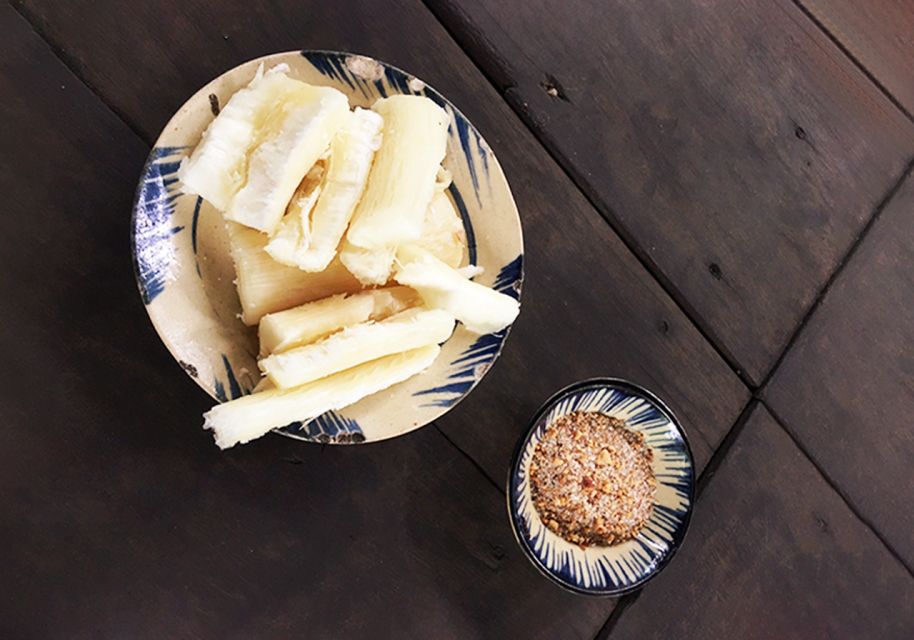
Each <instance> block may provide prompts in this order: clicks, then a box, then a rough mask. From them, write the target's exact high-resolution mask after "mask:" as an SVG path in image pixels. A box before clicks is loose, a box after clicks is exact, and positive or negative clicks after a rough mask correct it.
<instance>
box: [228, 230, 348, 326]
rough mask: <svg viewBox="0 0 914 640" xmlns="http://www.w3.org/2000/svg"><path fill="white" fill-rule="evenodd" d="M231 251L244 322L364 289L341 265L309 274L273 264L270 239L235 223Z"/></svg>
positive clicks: (231, 236) (335, 264)
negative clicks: (268, 249) (270, 253)
mask: <svg viewBox="0 0 914 640" xmlns="http://www.w3.org/2000/svg"><path fill="white" fill-rule="evenodd" d="M227 228H228V232H229V248H230V251H231V254H232V258H233V260H234V261H235V274H236V285H237V289H238V298H239V299H240V301H241V310H242V318H241V319H242V320H243V321H244V323H245V324H247V325H256V324H257V323H258V322H260V319H261V318H262V317H263V316H264V315H266V314H268V313H273V312H275V311H282V310H284V309H290V308H291V307H295V306H298V305H300V304H304V303H305V302H311V301H312V300H319V299H320V298H326V297H327V296H332V295H333V294H335V293H351V292H354V291H358V290H359V289H361V288H362V285H361V284H360V283H359V281H358V280H356V279H355V278H354V277H353V276H352V274H350V273H349V271H348V270H347V269H346V267H344V266H343V265H342V264H341V263H340V262H338V261H333V262H331V263H330V266H329V267H327V269H325V270H324V271H321V272H320V273H308V272H306V271H302V270H301V269H296V268H295V267H288V266H286V265H283V264H279V263H278V262H276V261H275V260H273V259H272V258H271V257H270V256H269V255H267V252H266V251H264V246H265V245H266V243H267V236H265V235H264V234H262V233H260V232H259V231H255V230H254V229H248V228H247V227H243V226H241V225H239V224H235V223H233V222H229V223H227Z"/></svg>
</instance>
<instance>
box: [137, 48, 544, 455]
mask: <svg viewBox="0 0 914 640" xmlns="http://www.w3.org/2000/svg"><path fill="white" fill-rule="evenodd" d="M308 54H318V55H321V56H336V57H348V56H354V57H359V58H365V59H368V60H371V61H374V62H377V63H378V64H380V65H381V66H382V67H384V68H385V69H392V70H393V71H395V72H397V73H399V74H402V75H403V76H406V77H409V78H416V79H418V80H419V81H421V82H422V84H423V89H425V90H426V91H431V92H433V93H434V94H436V95H437V96H438V97H439V98H440V99H441V100H443V101H444V102H445V103H446V104H447V106H448V107H450V109H452V110H453V111H454V113H455V116H457V117H459V118H462V119H463V120H464V121H465V122H466V123H467V125H468V126H469V127H470V129H471V130H472V131H474V132H475V133H476V135H477V136H478V137H479V138H480V139H481V140H484V141H485V143H486V147H487V149H488V152H489V154H490V162H492V163H493V164H494V165H495V166H496V167H497V168H498V171H499V173H500V174H501V181H502V182H504V186H505V189H506V190H507V193H508V197H509V198H510V202H511V205H512V206H511V212H512V214H513V217H514V219H515V220H516V224H517V242H518V245H519V249H520V253H519V256H520V257H521V265H520V272H519V277H518V279H517V282H516V285H515V286H516V290H517V302H518V305H519V306H522V305H523V301H522V298H523V285H524V282H525V280H526V275H527V269H526V266H527V254H526V247H525V242H524V228H523V220H522V218H521V215H520V210H519V209H518V207H517V199H516V197H515V195H514V192H513V190H512V189H511V183H510V181H509V180H508V176H507V174H506V173H505V169H504V167H503V166H502V165H501V162H500V161H499V159H498V157H497V156H496V154H495V151H494V149H492V148H491V146H490V145H489V143H488V140H486V138H484V137H483V136H482V133H481V132H480V131H479V129H478V128H477V127H476V125H475V124H474V123H473V121H472V120H470V118H468V117H467V116H466V114H465V113H464V112H463V111H462V110H461V109H460V108H458V107H457V106H456V105H455V104H454V103H453V102H451V100H450V99H449V98H447V97H446V96H445V95H444V94H443V93H441V92H440V91H438V89H436V88H435V87H434V86H433V85H431V84H429V83H427V82H426V81H425V80H423V79H422V78H420V77H419V76H416V75H414V74H412V73H411V72H409V71H406V70H404V69H403V68H401V67H399V66H397V65H395V64H392V63H390V62H386V61H385V60H381V59H379V58H376V57H374V56H372V55H368V54H364V53H357V52H355V51H344V50H338V49H322V48H317V49H313V48H299V49H287V50H283V51H274V52H272V53H266V54H263V55H259V56H256V57H253V58H249V59H246V60H243V61H241V62H239V63H238V64H236V65H234V66H232V67H230V68H228V69H226V70H224V71H222V72H221V73H219V74H218V75H215V76H213V77H212V78H210V79H209V80H208V81H206V82H205V83H204V84H203V85H201V86H200V87H199V88H198V89H197V90H196V91H194V92H193V93H192V94H190V95H189V96H188V97H187V98H186V99H185V100H184V101H183V102H182V103H181V104H180V105H179V106H178V107H177V108H176V109H175V111H174V112H173V113H172V114H171V116H170V117H169V119H168V121H167V122H166V123H165V124H163V125H162V127H161V129H160V130H159V133H158V134H157V136H156V139H155V140H154V141H153V142H152V144H151V145H150V147H149V152H148V153H147V154H146V157H145V159H144V162H143V168H142V169H141V172H140V179H139V180H138V183H137V187H136V189H135V191H134V196H133V200H132V202H131V205H130V220H129V228H128V231H127V232H128V234H129V242H130V261H131V266H132V271H133V278H134V282H135V283H136V286H137V291H138V293H139V294H140V301H141V303H142V304H143V308H144V310H145V312H146V315H147V317H148V319H149V321H150V323H151V324H152V327H153V330H154V331H155V332H156V335H157V336H158V338H159V341H160V342H161V343H162V344H163V345H164V346H165V348H166V350H167V351H168V353H169V355H170V356H171V357H172V360H174V362H175V364H177V365H178V366H179V367H180V368H181V369H182V370H183V371H184V373H185V374H186V375H187V376H188V377H189V378H190V379H191V380H193V381H194V383H195V384H196V385H197V386H198V387H200V388H201V389H202V390H203V391H204V393H206V394H207V395H208V396H210V397H211V398H213V399H214V400H218V398H216V397H215V396H214V395H213V392H212V390H211V389H210V388H209V386H208V385H207V384H206V383H205V382H204V381H203V380H202V379H200V378H199V377H197V376H195V375H192V374H191V373H190V371H188V369H187V368H186V367H185V366H184V363H183V361H182V359H181V357H180V354H179V353H178V352H177V351H176V349H175V347H174V344H173V342H172V341H171V340H170V339H168V338H167V337H166V334H165V332H164V330H163V328H162V326H160V322H161V319H160V318H159V317H158V316H157V315H156V314H155V313H154V312H153V310H152V309H151V305H150V304H148V303H145V302H144V301H143V288H142V285H141V278H140V266H139V262H138V254H137V246H136V239H137V209H138V205H139V201H140V197H141V195H142V187H143V184H142V177H143V175H145V173H146V171H147V169H148V166H149V164H150V163H152V162H154V161H155V159H156V158H155V152H156V149H157V148H160V146H159V142H160V140H161V139H162V136H163V135H164V134H165V131H166V130H167V129H168V127H169V125H170V124H171V122H172V121H173V120H174V118H175V117H176V116H177V115H178V114H179V113H181V111H182V110H184V109H185V108H186V107H187V105H188V103H190V102H191V101H193V100H194V99H195V98H197V97H198V96H200V95H204V94H205V92H206V89H207V87H209V86H210V85H211V84H212V83H213V82H215V81H216V80H218V79H219V78H222V77H223V76H225V75H227V74H230V73H232V72H234V71H236V70H237V69H239V68H241V67H244V66H246V65H249V64H251V63H254V62H265V61H267V60H270V59H274V58H277V57H280V56H301V57H303V58H305V59H306V60H308ZM515 322H516V320H515ZM513 328H514V323H511V324H510V325H508V326H507V327H506V328H505V329H504V332H505V334H504V337H503V339H502V341H501V344H500V345H499V347H498V350H497V351H496V352H495V355H494V357H493V358H492V361H491V364H490V366H489V369H488V370H487V371H486V374H485V375H487V374H488V373H489V372H490V371H491V368H492V367H494V365H495V362H496V361H497V360H498V358H499V357H500V356H501V354H502V352H503V351H504V348H505V344H506V343H507V341H508V337H509V335H510V333H511V330H512V329H513ZM483 377H484V376H483ZM480 382H482V377H481V378H479V379H478V380H477V381H476V382H475V384H474V385H473V386H472V387H471V388H470V389H469V390H468V391H466V392H465V393H463V394H462V395H461V396H460V397H459V398H457V399H456V401H455V402H454V403H453V404H452V405H450V406H449V407H447V408H446V409H445V411H444V412H443V413H442V414H441V415H439V416H437V417H436V418H433V419H432V420H429V421H428V422H426V423H425V424H423V425H422V426H427V425H429V424H432V423H434V422H435V420H438V419H440V418H441V417H442V416H443V415H444V414H446V413H448V412H450V411H451V410H453V409H454V407H456V406H457V405H458V404H460V403H461V402H462V401H463V400H465V399H466V397H467V396H469V395H470V393H472V391H473V390H475V388H476V387H477V386H478V385H479V383H480ZM419 428H421V427H411V428H408V429H406V430H405V431H399V432H397V433H393V434H391V435H389V436H385V437H383V438H378V439H372V440H369V441H366V442H363V443H360V444H362V445H364V444H371V443H373V442H382V441H384V440H390V439H393V438H397V437H401V436H404V435H407V434H409V433H411V432H412V431H416V430H418V429H419ZM270 433H274V434H278V435H281V436H284V437H287V438H291V439H293V440H299V441H302V442H313V441H312V440H309V439H307V438H303V437H300V436H297V435H294V434H291V433H288V432H286V431H283V430H281V429H271V431H270Z"/></svg>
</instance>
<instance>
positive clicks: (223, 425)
mask: <svg viewBox="0 0 914 640" xmlns="http://www.w3.org/2000/svg"><path fill="white" fill-rule="evenodd" d="M439 351H440V348H439V347H438V346H437V345H429V346H426V347H423V348H421V349H414V350H411V351H407V352H405V353H398V354H396V355H390V356H387V357H384V358H379V359H377V360H374V361H372V362H367V363H365V364H361V365H359V366H357V367H354V368H352V369H349V370H347V371H343V372H340V373H337V374H334V375H332V376H328V377H326V378H322V379H320V380H316V381H314V382H311V383H309V384H305V385H302V386H300V387H295V388H294V389H286V390H282V389H274V388H270V387H269V385H268V384H264V385H263V390H262V391H259V392H257V393H254V394H251V395H248V396H244V397H241V398H238V399H237V400H232V401H231V402H226V403H223V404H220V405H216V406H215V407H213V408H212V409H210V410H209V411H208V412H206V413H205V414H204V415H203V418H204V424H203V427H204V428H205V429H212V430H213V432H214V435H215V439H216V444H217V445H218V446H219V448H221V449H227V448H229V447H232V446H234V445H236V444H240V443H245V442H249V441H251V440H254V439H255V438H259V437H260V436H262V435H264V434H266V433H267V432H268V431H270V429H275V428H277V427H284V426H286V425H287V424H291V423H293V422H296V421H301V422H307V421H309V420H312V419H314V418H316V417H317V416H319V415H321V414H323V413H326V412H327V411H333V410H336V409H342V408H343V407H347V406H349V405H351V404H354V403H356V402H358V401H359V400H361V399H362V398H364V397H365V396H369V395H371V394H373V393H377V392H378V391H382V390H384V389H386V388H388V387H391V386H393V385H395V384H397V383H399V382H403V381H404V380H406V379H408V378H411V377H412V376H414V375H416V374H417V373H420V372H422V371H423V370H424V369H426V368H427V367H428V366H429V365H430V364H431V363H432V362H433V361H434V360H435V358H436V357H437V356H438V353H439ZM258 386H260V385H258Z"/></svg>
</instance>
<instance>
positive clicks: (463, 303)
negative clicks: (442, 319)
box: [394, 246, 520, 334]
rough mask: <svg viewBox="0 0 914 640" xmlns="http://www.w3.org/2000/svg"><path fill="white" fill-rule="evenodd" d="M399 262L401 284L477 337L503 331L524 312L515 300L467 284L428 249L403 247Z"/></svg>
mask: <svg viewBox="0 0 914 640" xmlns="http://www.w3.org/2000/svg"><path fill="white" fill-rule="evenodd" d="M397 262H398V263H399V265H398V267H397V270H396V273H395V274H394V279H395V280H396V281H397V282H399V283H400V284H404V285H406V286H408V287H412V288H413V289H415V290H416V291H417V292H419V296H420V297H421V298H422V301H423V302H424V303H425V304H426V305H427V306H429V307H431V308H434V309H443V310H444V311H447V312H448V313H449V314H451V315H453V316H454V317H455V318H457V319H458V320H460V322H462V323H463V324H464V325H465V326H466V328H467V329H468V330H470V331H472V332H473V333H478V334H486V333H493V332H495V331H501V330H502V329H504V328H505V327H507V326H508V325H510V324H511V323H512V322H514V319H515V318H516V317H517V314H518V313H519V312H520V305H518V303H517V300H515V299H514V298H512V297H511V296H508V295H505V294H503V293H498V292H497V291H494V290H492V289H489V288H488V287H485V286H483V285H481V284H479V283H476V282H473V281H472V280H467V279H466V278H464V277H463V276H462V275H461V274H460V272H458V271H457V270H456V269H453V268H451V267H449V266H448V265H446V264H445V263H444V262H442V261H441V260H439V259H438V258H436V257H435V256H433V255H431V254H430V253H429V252H428V251H425V250H424V249H421V248H419V247H415V246H403V247H401V248H400V249H399V250H398V252H397Z"/></svg>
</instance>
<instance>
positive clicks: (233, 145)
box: [178, 65, 300, 211]
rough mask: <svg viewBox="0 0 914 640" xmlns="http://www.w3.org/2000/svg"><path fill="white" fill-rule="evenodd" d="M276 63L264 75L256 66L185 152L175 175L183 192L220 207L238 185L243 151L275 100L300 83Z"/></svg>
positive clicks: (244, 163)
mask: <svg viewBox="0 0 914 640" xmlns="http://www.w3.org/2000/svg"><path fill="white" fill-rule="evenodd" d="M286 71H288V67H287V66H286V65H278V66H276V67H274V68H272V69H270V70H269V71H267V72H266V73H264V72H263V65H261V66H260V68H258V69H257V73H256V74H255V75H254V79H253V80H251V82H250V84H248V86H246V87H244V88H243V89H240V90H238V91H236V92H235V94H234V95H233V96H232V97H231V98H230V99H229V101H228V102H226V103H225V106H223V107H222V110H221V111H220V112H219V115H218V116H216V118H215V119H214V120H213V121H212V122H211V123H210V124H209V126H208V127H207V128H206V130H205V131H204V132H203V137H202V138H201V139H200V143H199V144H198V145H197V147H196V149H194V152H193V153H192V154H191V156H190V157H189V158H187V159H185V160H184V161H183V162H182V163H181V167H180V169H178V178H179V179H180V180H181V182H182V187H181V188H182V190H183V191H184V192H185V193H193V194H196V195H199V196H201V197H202V198H203V199H205V200H207V201H208V202H210V203H212V204H213V206H215V207H216V208H217V209H219V210H220V211H225V210H226V209H227V208H228V206H229V203H230V202H231V200H232V198H233V197H234V196H235V194H236V193H237V192H238V190H239V189H240V188H241V186H242V185H243V184H244V180H245V171H246V167H247V153H248V150H249V149H250V148H251V146H252V145H253V144H254V140H255V138H256V137H257V132H258V131H259V130H260V128H261V127H262V126H263V123H264V121H265V120H266V119H267V117H268V115H269V114H270V112H271V111H272V109H273V107H274V105H275V104H277V103H279V102H281V101H282V100H284V99H285V97H286V96H288V95H290V94H291V93H293V92H294V91H295V89H296V88H297V85H298V84H300V83H298V82H296V81H295V80H292V79H291V78H289V77H288V76H287V75H286Z"/></svg>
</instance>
